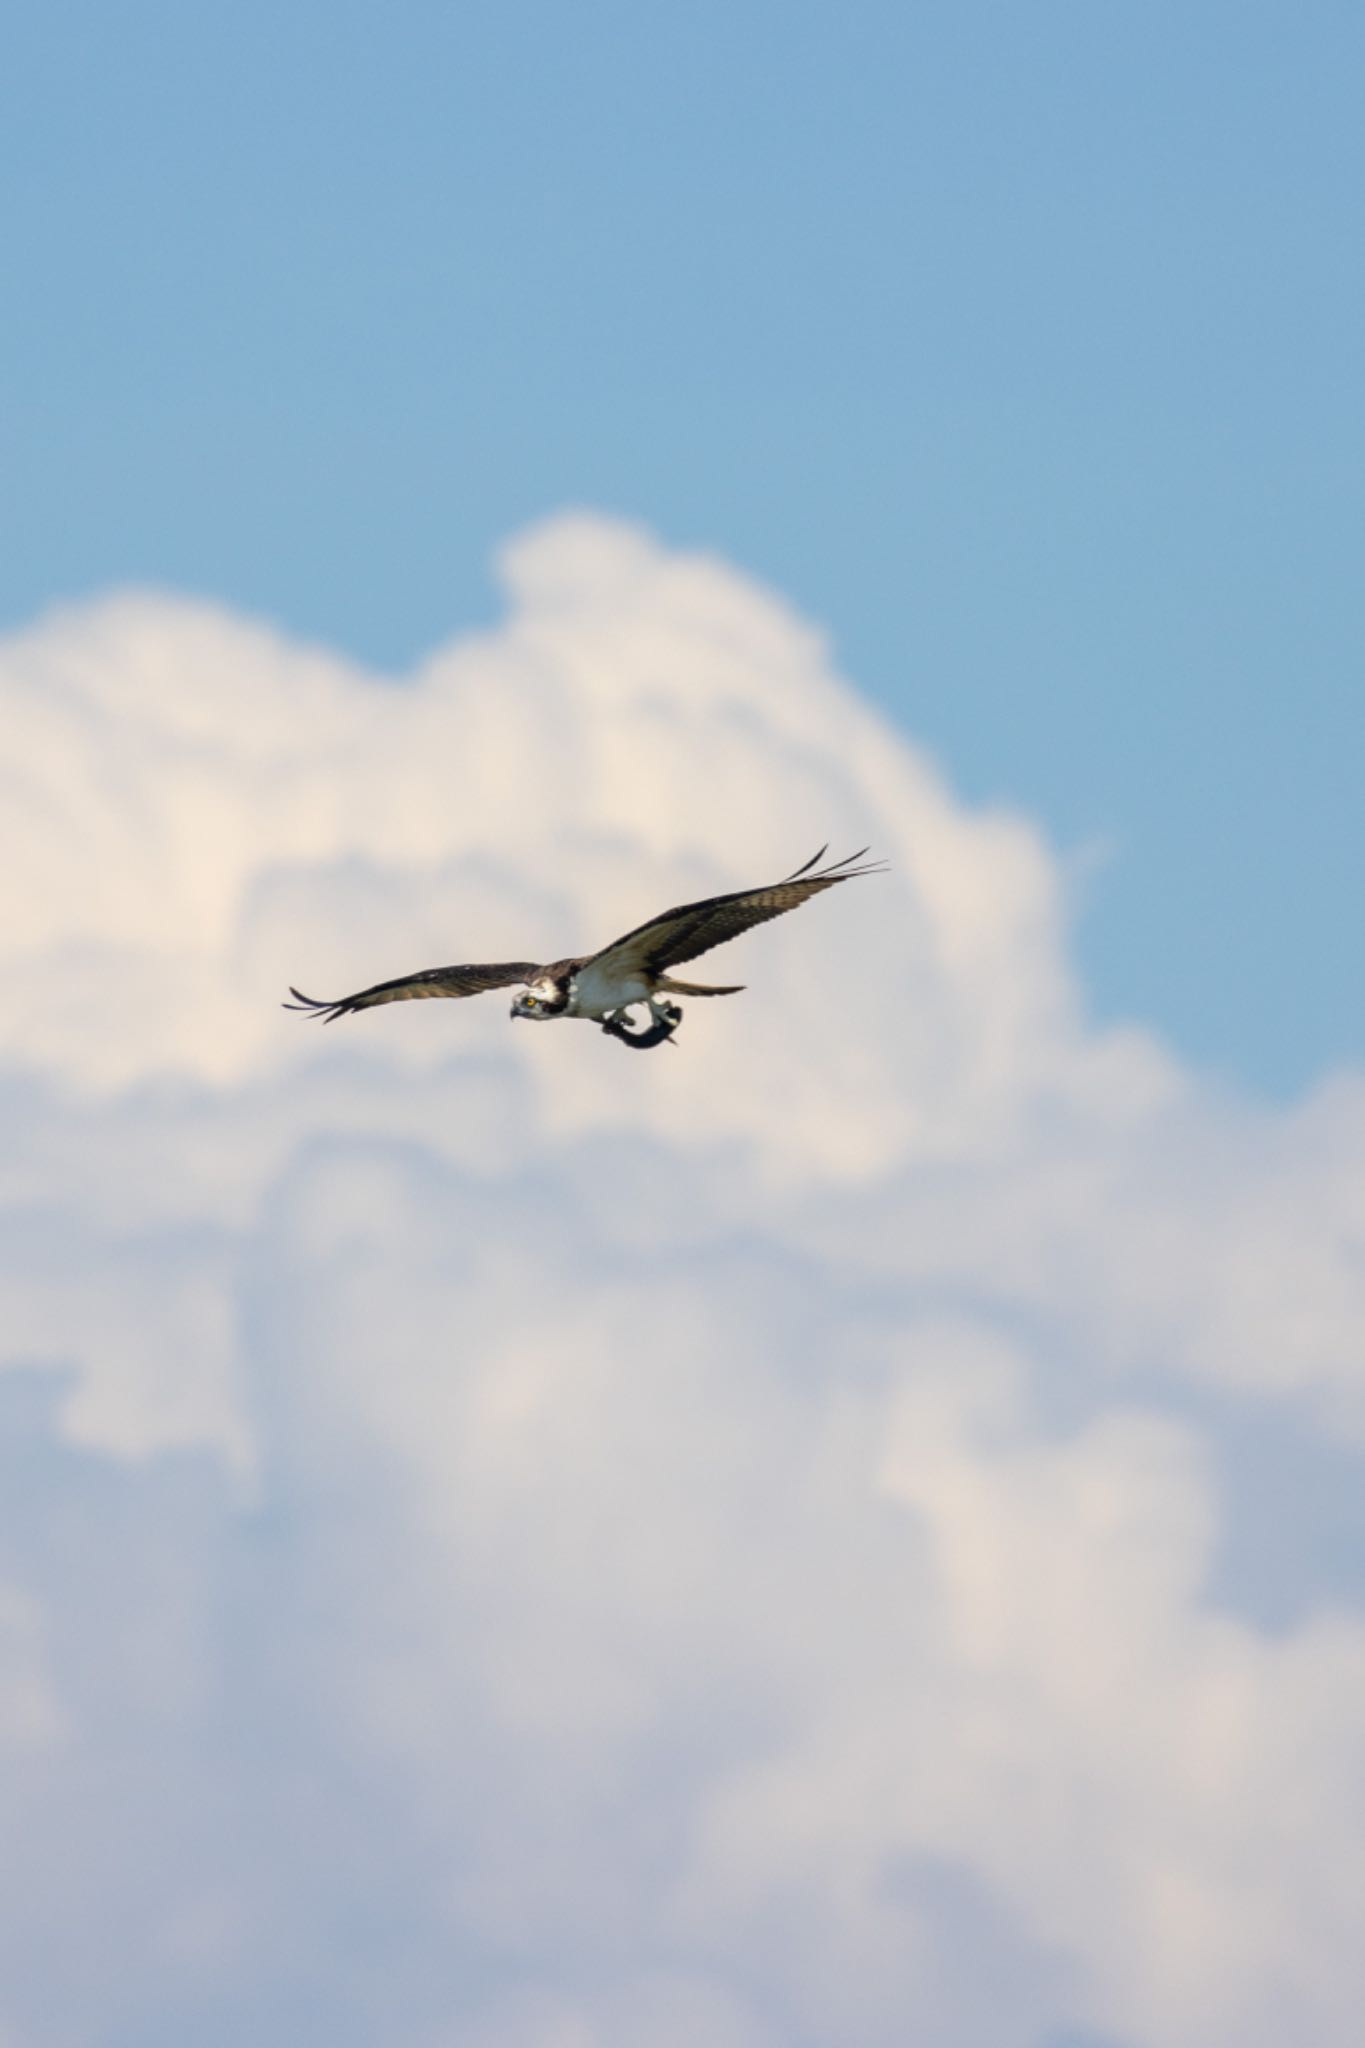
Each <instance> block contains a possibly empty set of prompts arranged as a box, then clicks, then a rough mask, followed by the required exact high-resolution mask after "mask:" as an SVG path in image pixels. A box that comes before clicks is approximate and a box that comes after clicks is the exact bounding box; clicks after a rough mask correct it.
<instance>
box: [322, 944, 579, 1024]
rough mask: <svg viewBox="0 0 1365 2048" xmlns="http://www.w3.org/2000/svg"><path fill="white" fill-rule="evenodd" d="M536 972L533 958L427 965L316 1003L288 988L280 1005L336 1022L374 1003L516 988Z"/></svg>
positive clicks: (411, 1000)
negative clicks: (421, 970) (289, 999)
mask: <svg viewBox="0 0 1365 2048" xmlns="http://www.w3.org/2000/svg"><path fill="white" fill-rule="evenodd" d="M539 972H540V969H539V967H538V966H537V965H536V963H535V962H534V961H533V960H502V961H498V962H496V963H494V964H492V965H489V966H483V967H474V966H471V967H429V968H427V970H426V971H425V973H423V974H404V975H401V976H400V977H399V979H398V980H397V981H377V982H376V983H375V985H374V987H373V988H363V989H361V990H360V991H359V993H358V994H356V995H353V996H340V997H338V999H337V1000H336V1001H335V1002H331V1003H324V1002H319V1001H318V999H317V998H316V997H315V996H306V995H303V994H302V993H301V992H300V991H299V990H298V989H296V988H291V989H290V991H289V993H290V995H291V996H293V997H294V998H295V1000H294V1001H293V1002H292V1003H285V1004H284V1005H283V1007H284V1008H285V1009H286V1010H311V1011H312V1012H313V1014H314V1015H315V1016H318V1017H321V1018H322V1019H323V1021H324V1023H327V1024H335V1022H336V1020H337V1018H338V1017H350V1016H353V1015H354V1014H355V1012H356V1011H357V1010H369V1009H373V1007H374V1006H375V1004H376V1003H409V1002H415V1001H419V1000H420V999H421V998H422V997H423V996H477V995H482V994H483V992H484V990H485V989H490V988H515V987H518V986H520V984H521V983H522V982H524V981H533V980H534V979H535V977H536V975H538V974H539Z"/></svg>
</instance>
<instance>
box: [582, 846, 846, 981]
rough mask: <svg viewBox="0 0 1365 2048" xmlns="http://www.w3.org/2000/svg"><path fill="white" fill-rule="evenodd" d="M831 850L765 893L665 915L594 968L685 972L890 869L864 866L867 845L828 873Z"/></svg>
mask: <svg viewBox="0 0 1365 2048" xmlns="http://www.w3.org/2000/svg"><path fill="white" fill-rule="evenodd" d="M827 851H828V848H827V847H824V846H822V847H821V848H820V851H819V853H817V854H814V855H812V857H811V859H810V860H808V861H804V862H803V863H802V865H801V866H800V867H799V868H797V869H796V870H795V872H794V873H793V874H790V875H788V876H787V877H786V878H785V879H784V880H783V881H781V882H769V883H766V884H765V885H764V886H763V887H762V888H759V889H735V890H732V891H731V892H730V893H729V894H728V895H725V896H706V897H703V898H702V899H701V901H700V902H697V903H680V904H679V905H678V907H677V908H676V909H675V910H665V911H663V912H661V914H660V915H659V916H658V917H652V918H650V920H649V922H648V923H647V924H642V925H637V926H636V927H635V929H634V931H630V932H626V933H625V935H624V936H623V937H622V938H619V939H614V940H613V941H612V943H611V944H610V945H609V946H604V947H603V949H602V951H601V952H600V953H597V954H595V955H594V956H593V960H592V965H593V966H597V967H603V968H605V969H607V970H608V971H609V972H616V973H629V972H631V971H635V972H639V971H641V970H643V971H645V972H647V973H652V974H661V973H662V972H663V971H664V970H665V969H666V968H669V967H680V966H681V965H682V963H683V962H684V961H685V960H695V959H696V958H697V957H698V955H699V954H701V953H709V952H710V951H711V948H712V947H713V946H723V945H724V943H725V941H726V940H727V939H734V938H738V937H739V934H740V933H741V932H747V931H748V930H749V929H750V927H751V926H752V925H756V924H766V923H767V921H768V919H769V918H772V917H782V916H783V915H784V914H785V913H786V912H787V911H789V910H795V909H796V908H797V906H798V905H799V904H802V903H806V902H808V901H809V899H810V898H811V897H812V896H818V895H819V893H820V891H821V890H822V889H832V888H834V887H835V885H836V884H837V883H839V882H851V881H852V880H853V879H854V877H855V876H857V875H874V874H880V873H882V872H883V871H884V869H885V862H884V861H868V862H866V863H865V864H863V865H861V866H860V865H859V863H860V862H862V860H863V855H864V854H865V853H866V852H867V848H866V847H865V846H864V847H863V848H861V850H860V851H859V852H857V853H851V854H849V855H848V856H847V858H846V859H844V860H839V861H834V862H832V863H831V864H830V865H829V866H828V867H824V868H822V867H820V866H819V863H820V861H821V860H823V858H824V856H825V854H826V853H827Z"/></svg>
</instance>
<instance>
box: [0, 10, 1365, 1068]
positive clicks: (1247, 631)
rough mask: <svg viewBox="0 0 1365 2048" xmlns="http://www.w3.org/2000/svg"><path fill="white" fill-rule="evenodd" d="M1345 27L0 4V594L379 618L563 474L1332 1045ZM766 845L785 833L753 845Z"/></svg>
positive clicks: (1281, 1019)
mask: <svg viewBox="0 0 1365 2048" xmlns="http://www.w3.org/2000/svg"><path fill="white" fill-rule="evenodd" d="M1363 59H1365V20H1362V17H1361V15H1360V11H1359V9H1357V8H1351V7H1347V6H1326V5H1312V4H1310V5H1306V6H1303V7H1297V8H1294V9H1292V10H1290V9H1286V8H1276V7H1266V6H1258V5H1250V6H1248V5H1236V6H1233V5H1209V4H1204V5H1195V6H1189V5H1179V6H1167V5H1153V4H1147V5H1143V6H1141V7H1136V6H1128V7H1121V6H1104V7H1094V6H1082V5H1055V4H1049V5H1043V6H1031V7H1027V8H1024V7H1018V6H1008V5H990V6H980V5H974V4H954V5H951V6H949V5H934V6H913V7H900V6H890V5H888V6H882V5H867V4H864V5H859V6H854V7H851V8H850V7H848V6H839V7H835V6H825V5H814V6H811V5H803V6H779V5H756V4H752V0H749V4H746V0H739V4H735V0H726V4H724V5H720V4H713V0H699V4H695V5H692V6H690V7H687V8H685V9H659V8H654V9H651V8H640V7H638V6H629V5H602V4H593V0H589V4H580V5H574V6H567V5H558V6H556V5H547V4H543V0H535V4H517V0H511V4H501V5H497V6H493V5H466V6H460V7H450V6H434V5H420V4H418V5H413V4H408V5H398V6H395V7H391V8H385V9H380V8H378V7H373V6H356V5H354V4H347V0H340V4H338V0H333V4H329V5H327V6H325V7H324V6H321V5H293V6H290V7H287V8H284V9H278V8H274V7H270V8H267V7H264V6H260V5H254V4H241V5H238V6H235V7H233V8H230V9H229V8H226V7H220V8H211V7H188V8H187V7H184V6H178V5H177V6H169V5H165V6H155V5H138V4H134V5H124V6H119V7H109V6H107V5H88V4H70V0H67V4H54V5H52V6H49V7H46V8H42V9H38V8H28V9H24V10H20V11H19V12H18V13H16V14H15V16H14V18H13V19H12V20H11V22H10V24H9V27H8V32H7V37H6V62H5V66H4V77H3V80H2V81H0V131H2V132H3V139H2V140H0V150H2V151H3V163H4V184H5V188H6V191H7V194H8V206H7V211H8V224H7V227H6V237H5V239H6V251H7V253H6V261H5V266H4V277H3V280H2V281H0V292H3V301H4V306H3V322H2V323H0V324H2V326H3V337H2V338H0V347H2V348H3V351H4V361H5V365H6V367H5V372H4V375H5V384H6V388H7V393H8V396H7V400H6V404H5V408H4V413H5V418H4V424H3V429H2V430H0V431H2V432H3V443H0V455H2V457H3V467H4V472H5V476H6V487H5V491H4V503H5V510H4V522H5V524H4V529H3V549H2V550H0V621H3V623H5V624H6V625H13V624H17V623H20V622H22V621H24V620H26V619H28V618H29V617H31V616H32V615H33V613H34V612H35V611H38V610H40V609H42V608H43V607H45V606H47V605H49V604H50V603H51V602H52V601H53V600H54V599H60V598H65V597H71V596H82V595H85V594H87V593H89V592H91V591H94V590H100V589H103V588H106V587H107V586H109V585H112V584H118V583H122V582H125V581H128V580H132V581H136V582H151V583H153V584H158V585H166V586H171V587H173V588H178V589H184V590H187V591H191V592H197V593H203V594H207V595H211V596H215V597H221V598H224V599H227V600H229V601H231V602H232V603H233V604H235V605H238V606H241V607H244V608H246V609H248V610H250V611H253V612H258V613H261V614H263V615H266V616H268V617H270V618H273V619H276V620H279V621H281V622H283V623H284V624H286V625H287V626H289V627H290V628H292V629H294V630H297V631H299V632H302V633H304V634H306V635H310V636H316V637H317V638H319V639H322V640H325V641H327V642H329V643H333V644H336V645H338V646H340V647H341V648H342V649H344V650H347V651H349V652H351V653H354V654H356V655H360V656H363V657H364V658H366V659H367V660H369V661H373V662H377V663H380V664H382V665H384V666H389V667H403V666H405V665H406V664H407V663H408V662H409V661H410V660H411V659H412V658H413V657H414V656H415V655H417V654H418V653H420V652H422V651H423V650H425V649H427V648H428V647H429V646H431V645H432V644H433V643H434V642H436V641H437V640H439V639H442V638H444V637H446V636H447V635H448V634H449V633H450V632H451V631H452V630H453V629H456V628H459V627H462V626H465V625H467V624H469V623H470V622H473V621H477V620H479V619H481V618H485V617H488V616H491V614H492V611H493V606H494V598H493V594H492V586H491V583H490V579H489V561H490V555H491V552H492V550H493V548H494V547H495V546H496V544H497V543H498V542H499V541H501V540H502V539H503V538H504V537H505V536H506V535H507V534H508V533H509V532H510V531H512V530H514V529H516V528H518V527H519V526H520V525H522V524H523V523H524V522H525V521H527V520H528V519H529V518H534V517H537V516H540V515H542V514H544V513H545V512H547V511H551V510H554V509H556V508H558V507H560V506H563V505H577V504H585V505H591V506H593V507H597V508H600V509H602V510H605V511H608V512H612V513H617V514H624V515H626V516H628V517H632V518H640V519H643V520H645V521H647V522H649V523H651V524H652V525H654V526H655V527H656V528H657V529H658V530H659V531H660V532H661V533H662V534H663V536H664V537H665V538H666V539H668V540H670V541H673V542H680V543H685V544H689V545H694V544H699V545H703V546H708V547H714V548H716V549H718V550H721V551H723V552H724V553H726V554H727V555H729V556H730V557H731V558H732V559H734V560H736V561H737V562H738V563H740V564H742V565H743V566H745V567H746V568H747V569H749V570H751V571H752V572H754V573H756V574H758V575H759V576H761V577H764V578H766V579H769V580H770V581H772V582H773V583H774V584H776V585H777V586H778V587H780V588H781V589H782V590H783V591H784V592H785V593H786V594H787V595H788V596H789V597H790V598H791V599H792V600H793V601H794V602H796V603H797V604H799V605H800V606H801V608H802V609H803V610H804V611H805V612H807V613H808V614H810V615H812V616H814V617H815V618H817V619H819V620H821V621H822V622H823V623H824V624H825V625H826V627H827V628H828V630H829V631H830V633H831V634H832V636H833V640H834V643H835V647H836V650H837V653H838V656H839V658H840V660H841V662H842V664H843V666H844V667H845V669H846V671H847V672H848V673H849V674H851V676H852V677H853V678H854V679H855V680H856V682H857V683H858V684H859V685H860V687H862V688H863V689H865V690H866V691H868V692H869V693H871V694H872V695H873V696H874V697H875V698H876V699H878V700H879V701H880V702H882V703H883V704H884V705H886V706H888V707H889V708H890V709H891V710H892V711H893V712H894V713H895V714H896V715H897V717H898V718H899V719H900V720H901V721H902V722H903V723H904V724H905V725H906V726H907V727H908V728H909V729H910V730H912V731H913V732H914V733H915V734H916V735H917V736H918V737H919V738H920V739H921V740H922V741H924V742H925V743H927V744H928V745H929V746H930V747H931V749H933V750H934V751H936V752H937V753H938V754H939V755H940V757H941V758H942V759H943V760H944V762H945V763H946V764H947V765H948V767H949V768H950V771H951V773H952V775H953V776H954V778H955V779H956V780H957V781H958V783H959V785H960V786H961V788H962V789H963V790H964V792H965V793H966V794H967V795H968V796H969V797H990V798H1001V799H1005V800H1008V801H1011V802H1014V803H1016V804H1018V805H1020V806H1022V807H1023V808H1025V809H1027V810H1029V811H1031V812H1032V813H1034V814H1035V815H1037V816H1039V817H1040V818H1041V819H1042V820H1043V821H1044V823H1045V824H1046V826H1047V827H1048V829H1049V830H1050V831H1051V832H1052V834H1053V835H1054V836H1055V838H1056V840H1057V841H1058V842H1059V844H1060V845H1061V846H1062V847H1063V848H1064V849H1072V850H1074V849H1084V848H1088V847H1093V846H1095V845H1100V846H1103V847H1104V848H1106V849H1107V851H1108V856H1109V858H1108V864H1107V865H1105V866H1103V867H1102V868H1101V869H1100V870H1099V871H1098V873H1093V872H1092V874H1091V875H1090V879H1089V881H1088V883H1087V885H1086V892H1085V900H1086V903H1087V906H1088V907H1087V911H1086V915H1085V921H1084V925H1083V929H1082V933H1081V939H1080V956H1081V960H1082V964H1083V968H1084V971H1085V974H1086V977H1087V981H1088V985H1089V989H1090V994H1091V997H1092V1000H1093V1002H1094V1004H1095V1006H1096V1009H1097V1012H1098V1014H1099V1015H1100V1016H1102V1017H1108V1016H1121V1015H1126V1014H1132V1015H1137V1016H1141V1017H1143V1018H1146V1019H1149V1020H1151V1021H1153V1022H1154V1023H1156V1024H1157V1025H1158V1026H1159V1027H1160V1028H1162V1029H1164V1030H1165V1031H1167V1032H1168V1033H1169V1034H1170V1035H1171V1036H1172V1037H1173V1039H1174V1040H1175V1042H1176V1044H1177V1045H1178V1046H1179V1047H1180V1049H1181V1050H1182V1051H1184V1052H1185V1053H1186V1054H1188V1055H1189V1056H1191V1057H1193V1058H1195V1059H1196V1060H1198V1061H1201V1062H1207V1063H1210V1064H1212V1065H1213V1066H1214V1067H1216V1068H1218V1069H1221V1070H1223V1071H1225V1072H1226V1073H1228V1074H1230V1075H1231V1076H1233V1077H1235V1078H1236V1079H1238V1080H1239V1081H1241V1082H1243V1083H1246V1084H1250V1085H1252V1086H1254V1087H1258V1088H1268V1089H1270V1090H1272V1091H1274V1092H1285V1091H1293V1090H1295V1089H1297V1088H1298V1087H1299V1086H1300V1085H1302V1084H1303V1083H1304V1082H1305V1081H1307V1080H1308V1079H1310V1078H1311V1077H1312V1076H1313V1075H1314V1074H1315V1073H1316V1072H1318V1071H1319V1070H1320V1069H1321V1068H1322V1067H1323V1066H1324V1065H1325V1064H1327V1063H1329V1062H1333V1061H1337V1060H1340V1059H1341V1058H1343V1057H1351V1056H1354V1055H1356V1054H1358V1051H1359V1047H1360V1016H1361V1010H1362V999H1363V998H1365V969H1363V968H1362V965H1361V950H1360V948H1359V946H1358V944H1357V943H1356V941H1355V934H1356V932H1357V930H1358V902H1359V894H1360V886H1361V881H1362V867H1363V866H1365V862H1363V861H1362V828H1361V822H1360V812H1361V806H1360V803H1359V763H1360V759H1361V755H1362V741H1363V740H1365V732H1363V731H1362V717H1361V708H1360V707H1361V702H1362V690H1361V686H1360V674H1361V652H1362V647H1361V640H1362V632H1361V624H1362V604H1361V587H1360V570H1359V563H1360V553H1361V542H1362V536H1363V531H1365V520H1363V518H1362V515H1363V514H1365V483H1362V478H1363V477H1365V446H1363V445H1362V416H1363V414H1362V402H1361V386H1360V374H1359V371H1360V362H1361V360H1362V345H1363V343H1365V336H1362V331H1361V329H1362V312H1363V310H1365V288H1363V287H1362V282H1361V269H1360V263H1359V248H1360V217H1361V193H1362V191H1365V140H1363V139H1362V123H1361V122H1360V118H1359V108H1360V85H1361V75H1362V60H1363ZM798 851H799V849H798Z"/></svg>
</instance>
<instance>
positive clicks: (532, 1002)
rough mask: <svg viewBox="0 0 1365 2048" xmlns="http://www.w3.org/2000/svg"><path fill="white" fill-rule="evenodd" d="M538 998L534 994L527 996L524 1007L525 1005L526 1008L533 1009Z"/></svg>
mask: <svg viewBox="0 0 1365 2048" xmlns="http://www.w3.org/2000/svg"><path fill="white" fill-rule="evenodd" d="M538 1000H539V998H538V997H536V996H527V998H526V1007H527V1009H528V1010H534V1008H535V1007H536V1003H537V1001H538Z"/></svg>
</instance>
